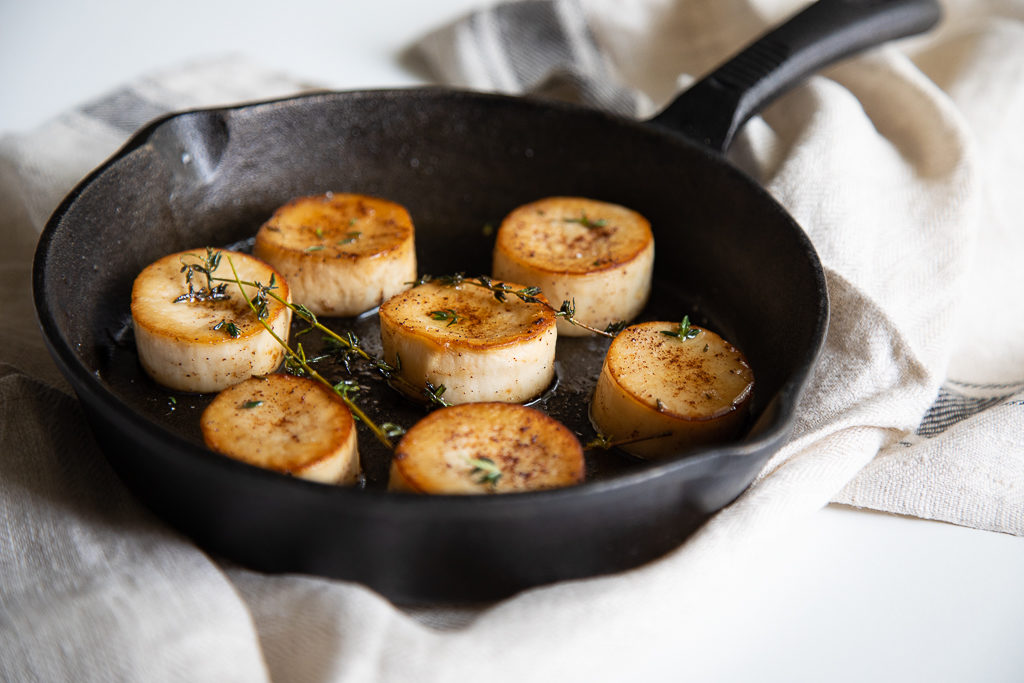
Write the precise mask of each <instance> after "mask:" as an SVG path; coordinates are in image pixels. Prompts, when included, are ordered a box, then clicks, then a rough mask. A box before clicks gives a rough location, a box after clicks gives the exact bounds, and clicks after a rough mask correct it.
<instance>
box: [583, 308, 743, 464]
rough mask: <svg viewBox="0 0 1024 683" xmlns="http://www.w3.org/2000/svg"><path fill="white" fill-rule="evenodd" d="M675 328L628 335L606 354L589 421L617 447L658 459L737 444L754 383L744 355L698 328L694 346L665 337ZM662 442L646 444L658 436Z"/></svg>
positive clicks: (661, 326)
mask: <svg viewBox="0 0 1024 683" xmlns="http://www.w3.org/2000/svg"><path fill="white" fill-rule="evenodd" d="M678 328H679V324H678V323H667V322H652V323H643V324H640V325H634V326H632V327H628V328H626V329H625V330H623V331H622V333H620V334H619V335H618V336H617V337H616V338H615V339H614V340H613V341H612V344H611V346H610V347H609V348H608V354H607V356H606V357H605V362H604V366H603V367H602V369H601V374H600V376H599V377H598V383H597V387H596V389H595V391H594V398H593V401H592V402H591V407H590V414H591V419H592V420H593V422H594V424H595V426H596V427H597V428H598V430H599V431H600V432H601V433H603V434H605V435H606V436H608V437H610V438H611V439H612V440H613V441H620V440H628V439H638V438H639V439H645V440H642V441H638V442H636V443H634V444H629V445H626V446H624V447H623V448H624V450H627V451H629V452H631V453H634V454H636V455H641V456H644V457H657V456H660V455H668V454H671V453H674V452H678V451H680V450H682V449H684V448H687V447H690V446H696V445H700V444H705V443H711V442H716V441H721V440H725V439H728V438H732V437H734V436H735V435H736V433H737V431H738V430H739V429H741V428H742V426H743V423H744V419H745V417H746V408H747V406H748V404H749V401H750V398H751V396H752V394H753V387H754V375H753V372H752V371H751V369H750V366H749V364H748V363H747V361H746V358H744V356H743V354H742V353H741V352H740V351H739V350H738V349H737V348H735V347H734V346H732V345H731V344H729V343H728V342H727V341H725V340H724V339H722V338H721V337H720V336H718V335H717V334H715V333H714V332H711V331H709V330H706V329H703V328H700V327H696V326H693V327H692V328H691V329H692V330H694V331H696V332H697V334H696V336H695V337H693V338H688V339H680V338H679V337H677V336H670V335H667V334H663V333H664V332H670V333H671V332H675V331H677V330H678ZM666 433H667V434H668V435H669V436H664V437H660V438H649V437H654V436H657V435H661V434H666Z"/></svg>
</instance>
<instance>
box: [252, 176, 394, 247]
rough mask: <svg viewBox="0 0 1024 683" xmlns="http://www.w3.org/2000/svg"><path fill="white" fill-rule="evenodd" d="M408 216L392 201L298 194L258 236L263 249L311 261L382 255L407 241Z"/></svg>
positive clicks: (276, 214)
mask: <svg viewBox="0 0 1024 683" xmlns="http://www.w3.org/2000/svg"><path fill="white" fill-rule="evenodd" d="M412 234H413V224H412V218H411V217H410V216H409V212H408V211H406V209H405V207H403V206H402V205H400V204H396V203H395V202H391V201H387V200H385V199H378V198H376V197H368V196H366V195H360V194H344V193H331V192H328V193H327V194H323V195H315V196H310V197H298V198H296V199H293V200H292V201H290V202H288V203H287V204H285V205H284V206H282V207H281V208H279V209H278V210H277V211H275V212H274V215H273V216H271V217H270V219H269V220H268V221H267V222H266V223H264V224H263V225H262V226H261V227H260V229H259V232H258V233H257V234H256V252H257V253H259V252H260V250H261V249H266V250H272V251H276V252H291V253H294V254H296V255H300V254H301V255H304V256H307V257H309V258H313V259H321V260H328V259H336V258H346V257H348V258H359V257H366V256H374V255H378V254H385V253H387V252H389V251H393V250H395V249H398V248H399V247H401V246H402V245H403V244H406V243H408V242H409V241H410V239H411V238H412Z"/></svg>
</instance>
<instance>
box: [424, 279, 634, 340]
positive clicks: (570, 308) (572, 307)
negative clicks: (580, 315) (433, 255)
mask: <svg viewBox="0 0 1024 683" xmlns="http://www.w3.org/2000/svg"><path fill="white" fill-rule="evenodd" d="M435 279H436V280H437V281H438V282H440V283H441V284H443V285H446V286H448V287H457V286H458V285H461V284H464V283H465V284H470V285H473V286H475V287H482V288H484V289H486V290H489V291H491V292H494V298H495V299H497V300H498V301H505V300H506V298H507V296H508V295H509V294H512V295H513V296H515V297H517V298H518V299H519V300H520V301H523V302H525V303H528V304H540V305H541V306H544V307H545V308H547V309H548V310H549V311H551V312H552V313H554V314H555V317H558V318H562V319H563V320H565V322H567V323H569V324H570V325H575V326H577V327H582V328H583V329H585V330H588V331H590V332H593V333H595V334H599V335H601V336H602V337H608V338H609V339H612V338H614V337H615V335H616V334H618V333H619V332H620V331H621V330H622V328H623V326H624V325H623V323H612V324H610V325H608V327H607V328H605V329H603V330H599V329H597V328H596V327H592V326H590V325H588V324H586V323H584V322H582V321H580V320H577V319H576V302H575V301H563V302H562V305H561V306H560V307H559V308H555V307H554V306H552V305H551V304H550V303H549V302H548V301H546V300H544V299H541V298H540V297H539V296H538V295H539V294H540V293H541V290H540V287H523V288H522V289H513V288H512V287H511V286H510V285H509V284H507V283H505V282H495V281H494V280H492V279H490V278H489V277H485V276H483V275H480V276H478V277H466V276H465V275H464V274H463V273H456V274H455V275H445V276H442V277H438V278H434V277H432V276H430V275H424V276H422V277H421V278H420V279H418V280H416V282H414V283H413V285H414V286H415V285H422V284H425V283H427V282H431V281H432V280H435Z"/></svg>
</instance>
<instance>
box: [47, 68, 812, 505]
mask: <svg viewBox="0 0 1024 683" xmlns="http://www.w3.org/2000/svg"><path fill="white" fill-rule="evenodd" d="M353 97H356V98H358V97H378V98H379V97H386V98H389V99H409V98H412V97H420V98H422V97H434V98H444V99H448V100H451V101H452V102H453V103H454V104H459V103H460V102H462V101H466V100H474V101H489V102H492V103H501V104H505V105H508V106H530V107H534V108H543V109H546V110H549V111H552V112H559V113H561V114H562V115H568V116H594V117H598V118H603V119H605V120H607V121H608V122H609V123H610V124H611V125H616V126H620V127H625V128H635V129H636V131H637V133H636V134H638V135H639V134H642V135H656V136H661V137H664V138H665V140H666V141H667V143H668V144H671V145H680V144H682V145H686V146H688V147H691V148H692V150H693V151H696V152H698V153H700V154H701V155H702V156H703V157H705V159H706V160H707V163H713V164H718V165H720V166H722V167H723V170H724V171H725V172H726V173H729V174H733V175H735V176H737V177H738V178H740V182H742V183H744V185H745V186H746V188H745V189H746V190H748V191H750V192H752V193H753V194H754V195H758V196H759V197H758V199H759V201H765V202H767V203H766V205H767V206H771V207H772V208H773V210H774V211H775V212H776V213H778V214H779V215H781V216H782V217H783V219H784V220H785V221H786V222H787V223H789V224H790V226H791V227H792V228H793V229H794V235H795V237H796V238H797V240H798V241H799V243H800V246H801V248H802V250H803V251H804V252H805V255H806V256H807V257H808V260H809V261H810V263H811V264H812V265H813V276H814V282H815V286H816V289H817V293H818V297H817V299H818V301H819V304H820V305H819V306H818V311H817V315H816V316H815V326H814V335H813V341H812V343H811V344H810V347H809V348H808V349H807V352H806V353H805V354H804V357H803V358H802V359H801V360H800V362H799V363H798V364H797V366H796V367H795V369H794V371H793V372H791V373H790V374H789V375H788V376H787V378H786V379H785V380H784V381H783V382H782V384H781V385H780V387H779V389H778V391H777V392H776V394H775V396H774V397H771V398H770V400H769V401H768V403H767V404H766V410H770V409H771V406H772V405H773V404H776V403H777V404H778V406H779V407H778V409H777V410H775V411H774V412H775V414H774V415H773V416H771V417H770V419H768V420H767V423H766V424H764V425H759V428H758V430H757V432H758V433H757V434H756V435H749V434H748V435H747V436H746V437H744V439H743V440H742V441H739V442H733V443H728V444H720V445H716V446H710V447H704V448H700V449H696V450H694V451H692V452H690V453H688V454H685V455H680V456H673V457H670V458H668V459H665V460H649V461H643V460H638V462H637V463H636V464H635V467H631V468H630V469H629V470H626V471H622V472H619V473H616V474H615V475H612V476H609V477H605V478H601V479H599V480H596V481H584V482H583V483H582V484H579V485H575V486H571V487H565V488H559V489H552V490H545V491H527V492H520V493H515V494H511V495H510V494H503V495H495V496H459V495H431V496H421V495H413V494H401V493H397V494H396V492H391V491H386V490H377V489H367V488H352V487H341V486H333V485H323V484H318V483H315V482H307V481H305V480H302V479H298V478H295V477H287V476H282V475H280V474H279V473H276V472H270V471H267V470H263V469H260V468H258V467H254V466H251V465H246V464H244V463H241V462H237V461H234V460H232V459H230V458H224V457H223V456H221V455H219V454H217V453H215V452H213V451H211V450H210V449H208V448H206V447H204V446H201V445H198V444H196V443H194V442H193V441H191V440H189V439H186V438H185V437H183V436H181V435H180V434H177V433H175V432H173V431H171V430H169V429H167V428H165V427H163V426H162V425H160V424H158V423H157V422H155V421H153V420H151V419H150V418H147V417H146V416H144V415H143V414H142V413H141V412H140V411H138V410H136V409H134V408H133V407H132V406H131V405H129V404H127V403H126V402H124V401H122V400H121V399H119V398H118V397H117V396H116V395H115V394H114V393H113V392H112V391H111V390H110V389H109V388H108V387H107V384H106V383H105V382H103V381H101V380H100V379H98V378H97V376H96V374H95V372H94V371H93V370H90V369H89V367H88V366H87V365H86V364H85V363H84V362H83V361H82V359H81V358H79V356H78V355H77V354H76V353H75V352H74V350H73V349H72V348H71V344H70V343H68V340H67V339H66V338H65V337H64V335H63V334H62V332H61V329H60V326H59V324H58V323H57V321H56V319H55V316H54V314H53V311H52V310H51V307H50V306H49V304H48V302H47V300H46V299H47V297H46V292H47V289H48V287H49V286H50V283H49V282H48V280H47V279H46V277H45V274H46V269H47V262H48V256H49V254H50V253H51V250H52V245H53V242H54V239H55V236H56V235H58V234H59V233H60V231H61V230H62V227H63V224H62V219H63V217H64V216H65V215H66V214H67V212H68V211H69V209H70V208H71V206H73V205H74V203H75V202H76V201H77V199H78V197H79V196H80V195H81V194H82V192H83V191H84V190H85V189H86V188H87V187H89V186H90V185H91V184H92V183H93V182H95V181H96V179H97V178H99V177H100V176H101V175H103V174H104V173H105V172H106V171H107V170H109V169H110V167H112V166H113V165H115V164H116V163H117V162H118V161H120V160H121V159H122V158H124V157H126V156H128V155H129V154H131V153H132V152H133V151H135V150H136V149H138V148H140V147H142V146H144V145H145V144H147V143H148V141H149V139H150V138H151V137H152V135H153V134H154V133H155V132H156V131H157V130H159V129H160V128H161V127H163V126H165V125H167V124H168V123H169V122H171V121H173V120H175V119H178V118H181V117H185V116H189V115H194V114H198V113H207V114H222V115H229V114H230V113H231V112H234V111H244V110H254V109H259V108H264V107H277V106H282V105H287V104H290V103H298V102H302V101H306V100H313V99H322V100H324V101H325V102H327V101H330V100H335V99H342V98H353ZM32 290H33V301H34V304H35V312H36V317H37V322H38V323H39V325H40V329H41V331H42V333H43V338H44V341H45V344H46V347H47V348H48V350H49V352H50V354H51V356H52V357H53V358H54V359H55V361H56V363H57V365H58V367H59V369H60V370H61V371H62V373H63V374H64V375H65V376H66V377H67V378H68V379H69V384H70V385H71V386H72V388H73V389H74V390H75V393H76V394H78V395H79V400H82V397H81V395H80V391H82V390H84V391H85V392H86V393H87V394H88V395H89V396H90V398H92V399H94V400H98V401H99V402H100V404H101V405H102V406H103V407H104V408H105V409H106V410H107V411H112V412H113V413H114V414H115V415H117V416H118V417H119V418H121V419H127V420H128V421H129V422H130V423H131V424H132V425H133V426H134V427H135V428H137V429H139V430H140V431H141V432H142V433H143V434H145V435H146V436H147V437H148V438H150V439H151V440H152V441H153V442H154V443H163V444H165V445H166V446H168V447H171V448H173V449H174V450H175V451H177V452H178V453H183V454H185V455H186V456H187V457H190V458H200V459H203V460H206V461H208V463H209V464H211V465H212V466H215V467H227V468H228V469H229V470H235V471H237V472H239V473H240V475H241V476H250V477H256V478H268V480H270V479H273V480H276V481H280V482H285V481H289V480H290V481H291V482H292V483H291V484H290V485H293V486H294V485H296V484H297V485H298V486H301V487H305V488H306V489H307V491H309V492H311V494H312V495H330V496H334V497H336V498H338V499H341V500H343V499H346V498H349V497H351V499H352V500H356V501H359V502H363V503H366V502H367V501H373V502H371V503H367V504H371V505H378V504H386V505H400V506H403V507H407V506H415V507H417V508H438V509H440V510H444V511H447V510H454V511H456V513H457V514H458V509H459V508H461V507H463V506H467V507H472V508H473V509H474V511H475V512H479V511H480V510H479V509H480V508H481V507H482V506H488V508H492V509H495V510H496V509H498V508H508V509H512V508H516V507H519V506H521V505H531V506H532V505H535V504H536V503H537V502H538V500H543V501H547V500H552V501H556V502H557V501H559V500H561V499H564V498H579V497H582V496H591V495H595V496H598V495H602V493H604V492H606V491H611V490H618V489H623V488H629V487H637V486H642V485H643V484H644V483H645V482H647V481H650V480H654V479H661V478H663V477H672V476H684V473H685V471H686V470H689V469H691V468H695V467H699V466H700V465H702V464H704V463H705V462H707V461H709V460H717V459H726V458H742V457H747V456H751V455H752V454H754V453H756V452H767V453H768V454H769V455H771V454H774V453H775V452H776V451H777V450H778V449H779V448H780V447H781V446H782V445H783V444H784V442H785V441H786V440H787V439H788V437H789V435H790V433H791V431H792V428H793V425H794V423H795V421H796V413H797V410H796V409H797V404H798V403H799V400H800V397H801V395H802V394H803V392H804V390H805V389H806V387H807V384H808V382H809V379H810V377H811V375H812V373H813V372H814V369H815V367H816V366H817V364H818V360H819V358H820V356H821V353H822V349H823V347H824V342H825V335H826V332H827V328H828V319H829V312H830V305H829V298H828V290H827V285H826V278H825V274H824V269H823V266H822V264H821V261H820V258H819V257H818V255H817V252H816V250H815V249H814V247H813V244H812V243H811V241H810V238H809V237H808V236H807V233H806V232H805V231H804V229H803V228H802V227H801V226H800V225H799V223H797V221H796V220H795V219H794V218H793V217H792V216H791V215H790V214H789V212H788V211H787V210H786V209H785V207H783V206H782V205H781V204H780V203H779V202H778V201H777V200H776V199H775V198H774V197H772V196H771V195H770V194H769V193H768V191H767V190H766V189H765V188H764V187H763V186H761V185H760V184H759V183H758V182H757V181H756V180H754V179H753V178H752V177H751V176H749V175H748V174H747V173H745V172H744V171H743V170H741V169H740V168H738V167H737V166H735V165H734V164H732V163H731V162H729V161H728V160H727V159H726V158H725V157H724V155H722V154H721V153H719V152H718V151H717V150H713V149H711V148H709V147H706V146H704V145H701V144H700V143H698V142H695V141H694V140H692V139H690V138H688V137H686V136H685V135H684V134H683V133H682V132H679V131H675V130H672V129H668V128H665V127H663V126H662V125H659V124H656V123H654V122H653V120H634V119H629V118H625V117H621V116H618V115H615V114H611V113H608V112H604V111H600V110H596V109H592V108H588V107H585V106H583V105H579V104H574V103H569V102H563V101H558V100H549V99H542V98H539V97H532V96H528V95H527V96H521V95H506V94H501V93H491V92H478V91H471V90H466V89H460V88H451V87H445V86H418V87H408V88H381V89H358V90H315V91H311V92H304V93H300V94H297V95H292V96H286V97H278V98H272V99H265V100H253V101H247V102H241V103H236V104H230V105H224V106H213V107H196V108H190V109H182V110H179V111H173V112H169V113H167V114H164V115H161V116H159V117H157V118H155V119H153V120H152V121H150V122H149V123H147V124H145V125H144V126H143V127H142V128H140V129H139V130H137V131H136V132H135V133H133V134H132V135H131V136H130V137H129V138H128V139H127V140H126V141H125V143H124V144H123V145H122V146H121V147H120V148H119V149H118V150H117V151H116V152H114V154H112V155H111V156H110V157H109V158H107V159H106V160H105V161H103V162H102V163H101V164H100V165H99V166H97V167H96V168H95V169H93V170H92V171H91V172H90V173H89V174H88V175H86V176H85V177H84V178H83V179H82V180H80V181H79V182H78V183H77V184H76V185H75V187H74V188H73V189H72V190H71V191H70V192H69V193H68V194H67V195H66V196H65V197H64V198H63V199H62V201H61V202H60V204H58V206H57V208H56V209H55V210H54V212H53V213H52V214H51V216H50V218H49V219H48V220H47V222H46V225H45V226H44V228H43V230H42V232H41V234H40V237H39V241H38V243H37V246H36V251H35V254H34V257H33V264H32ZM91 407H93V408H96V406H95V405H93V406H91ZM763 417H764V416H763V415H762V416H760V417H759V418H758V419H761V418H763ZM91 426H92V424H91V421H90V427H91ZM104 455H105V456H106V453H104ZM246 472H247V473H248V475H246V474H245V473H246ZM751 481H752V479H751V480H750V481H748V482H747V483H746V485H745V486H744V489H743V490H745V489H746V488H747V487H748V486H749V485H750V483H751ZM271 485H273V484H271ZM281 485H282V486H287V485H289V484H281ZM315 491H318V492H319V493H316V494H313V493H312V492H315ZM381 501H383V503H382V502H381ZM482 501H488V502H486V503H485V502H482Z"/></svg>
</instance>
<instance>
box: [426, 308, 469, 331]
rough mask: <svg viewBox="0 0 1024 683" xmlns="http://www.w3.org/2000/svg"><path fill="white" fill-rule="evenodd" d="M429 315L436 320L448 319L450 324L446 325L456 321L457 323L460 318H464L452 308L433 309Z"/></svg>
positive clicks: (450, 324)
mask: <svg viewBox="0 0 1024 683" xmlns="http://www.w3.org/2000/svg"><path fill="white" fill-rule="evenodd" d="M428 315H429V316H430V317H431V318H433V319H434V320H440V321H445V320H447V321H448V324H447V325H445V327H451V326H452V325H454V324H455V323H457V322H459V321H460V320H462V316H460V315H459V314H458V313H456V312H455V311H454V310H453V309H451V308H446V309H444V310H443V311H431V312H430V313H429V314H428Z"/></svg>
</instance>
